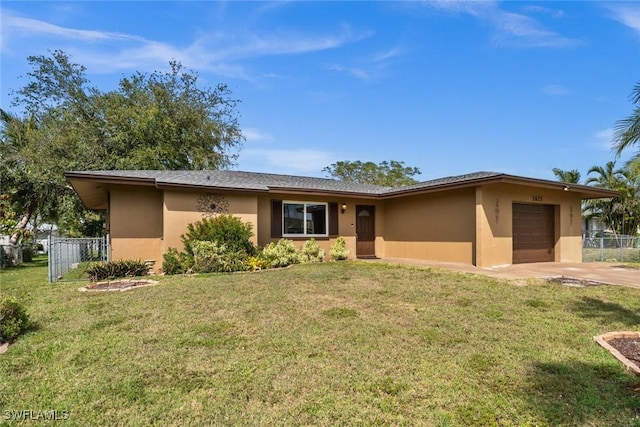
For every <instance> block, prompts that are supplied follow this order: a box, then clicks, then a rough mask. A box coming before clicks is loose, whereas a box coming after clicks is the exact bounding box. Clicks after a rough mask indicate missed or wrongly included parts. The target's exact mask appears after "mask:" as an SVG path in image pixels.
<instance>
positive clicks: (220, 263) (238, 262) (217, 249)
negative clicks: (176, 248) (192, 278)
mask: <svg viewBox="0 0 640 427" xmlns="http://www.w3.org/2000/svg"><path fill="white" fill-rule="evenodd" d="M191 249H192V250H193V271H194V272H196V273H213V272H232V271H242V270H244V269H245V265H244V260H245V258H246V257H247V255H246V253H245V252H244V251H236V252H232V251H230V250H229V249H228V248H227V247H226V245H224V244H219V243H218V242H217V241H216V242H209V241H205V240H194V241H192V242H191Z"/></svg>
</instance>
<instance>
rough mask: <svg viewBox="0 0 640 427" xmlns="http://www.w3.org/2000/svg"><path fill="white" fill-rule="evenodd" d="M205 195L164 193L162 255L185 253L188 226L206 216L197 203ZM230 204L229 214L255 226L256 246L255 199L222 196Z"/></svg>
mask: <svg viewBox="0 0 640 427" xmlns="http://www.w3.org/2000/svg"><path fill="white" fill-rule="evenodd" d="M203 194H205V193H200V192H186V191H170V190H165V191H164V199H163V207H162V208H163V216H164V224H163V233H164V242H163V252H166V251H167V250H168V249H169V248H176V249H178V250H179V251H182V250H183V249H184V247H183V245H182V240H181V236H182V235H183V234H185V233H186V232H187V231H188V229H187V226H188V225H189V224H192V223H195V222H198V221H201V220H202V219H203V218H205V216H204V215H203V212H201V211H200V209H199V206H198V199H199V198H200V197H201V196H202V195H203ZM220 195H221V196H222V198H223V199H224V201H225V202H226V203H227V204H228V212H229V213H231V214H233V215H234V216H235V217H238V218H239V219H240V220H241V221H243V222H248V223H251V224H252V227H253V233H254V237H253V242H254V243H257V237H256V230H257V228H258V225H259V224H258V203H257V197H256V196H255V195H242V194H233V193H231V194H220Z"/></svg>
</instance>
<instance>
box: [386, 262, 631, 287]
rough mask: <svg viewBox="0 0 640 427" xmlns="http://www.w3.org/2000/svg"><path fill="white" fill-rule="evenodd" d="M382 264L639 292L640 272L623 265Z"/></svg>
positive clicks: (547, 263)
mask: <svg viewBox="0 0 640 427" xmlns="http://www.w3.org/2000/svg"><path fill="white" fill-rule="evenodd" d="M379 261H382V262H390V263H400V264H414V265H426V266H431V267H438V268H445V269H448V270H454V271H461V272H465V273H473V274H482V275H485V276H490V277H496V278H500V279H529V278H549V277H571V278H574V279H582V280H592V281H596V282H603V283H607V284H610V285H620V286H628V287H632V288H638V289H640V269H635V268H625V267H624V266H623V264H620V263H608V262H588V263H560V262H540V263H532V264H512V265H505V266H499V267H488V268H481V267H476V266H474V265H467V264H456V263H446V262H438V261H422V260H415V259H404V258H384V259H380V260H379Z"/></svg>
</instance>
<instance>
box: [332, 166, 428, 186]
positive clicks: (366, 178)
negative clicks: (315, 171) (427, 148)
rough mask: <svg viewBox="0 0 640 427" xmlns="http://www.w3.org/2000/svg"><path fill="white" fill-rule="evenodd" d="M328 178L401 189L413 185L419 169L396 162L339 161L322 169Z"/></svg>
mask: <svg viewBox="0 0 640 427" xmlns="http://www.w3.org/2000/svg"><path fill="white" fill-rule="evenodd" d="M322 171H323V172H326V173H328V174H329V176H330V177H332V178H335V179H339V180H341V181H347V182H355V183H359V184H375V185H382V186H386V187H402V186H405V185H411V184H415V183H417V182H418V181H416V180H415V179H413V176H414V175H419V174H420V173H421V172H420V169H418V168H415V167H409V166H405V165H404V162H399V161H396V160H391V161H386V160H385V161H383V162H381V163H379V164H375V163H373V162H361V161H359V160H357V161H349V160H345V161H339V162H336V163H333V164H331V165H330V166H327V167H325V168H324V169H322Z"/></svg>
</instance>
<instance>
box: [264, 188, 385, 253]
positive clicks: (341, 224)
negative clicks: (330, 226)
mask: <svg viewBox="0 0 640 427" xmlns="http://www.w3.org/2000/svg"><path fill="white" fill-rule="evenodd" d="M272 200H283V201H297V202H322V203H337V204H338V235H339V236H342V237H344V239H345V241H346V243H347V248H348V249H349V250H350V255H349V258H351V259H352V258H355V256H356V216H355V215H356V214H355V210H356V205H372V206H375V207H376V213H375V214H376V224H375V226H376V255H378V256H383V255H384V253H383V249H384V248H383V242H384V240H383V239H382V237H381V234H382V233H383V232H384V223H383V216H384V206H383V204H382V203H381V202H376V201H372V200H367V199H364V200H363V199H355V198H345V197H343V198H337V197H327V196H314V195H292V194H277V193H274V194H269V195H268V196H260V197H258V232H257V238H258V245H260V246H266V245H268V244H269V243H271V242H277V241H278V240H280V238H279V237H272V236H271V221H272V215H271V201H272ZM343 203H344V204H346V207H347V208H346V210H345V211H344V212H342V209H341V207H342V204H343ZM288 239H289V240H293V242H294V244H295V245H296V247H299V248H301V247H302V245H304V242H305V241H306V240H307V239H304V238H290V237H289V238H288ZM315 240H316V241H317V242H318V245H319V246H320V248H322V249H323V250H324V251H325V253H326V254H327V257H328V256H329V249H331V246H332V245H333V244H334V243H335V241H336V237H335V236H331V237H316V238H315ZM378 252H380V253H379V254H378Z"/></svg>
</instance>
